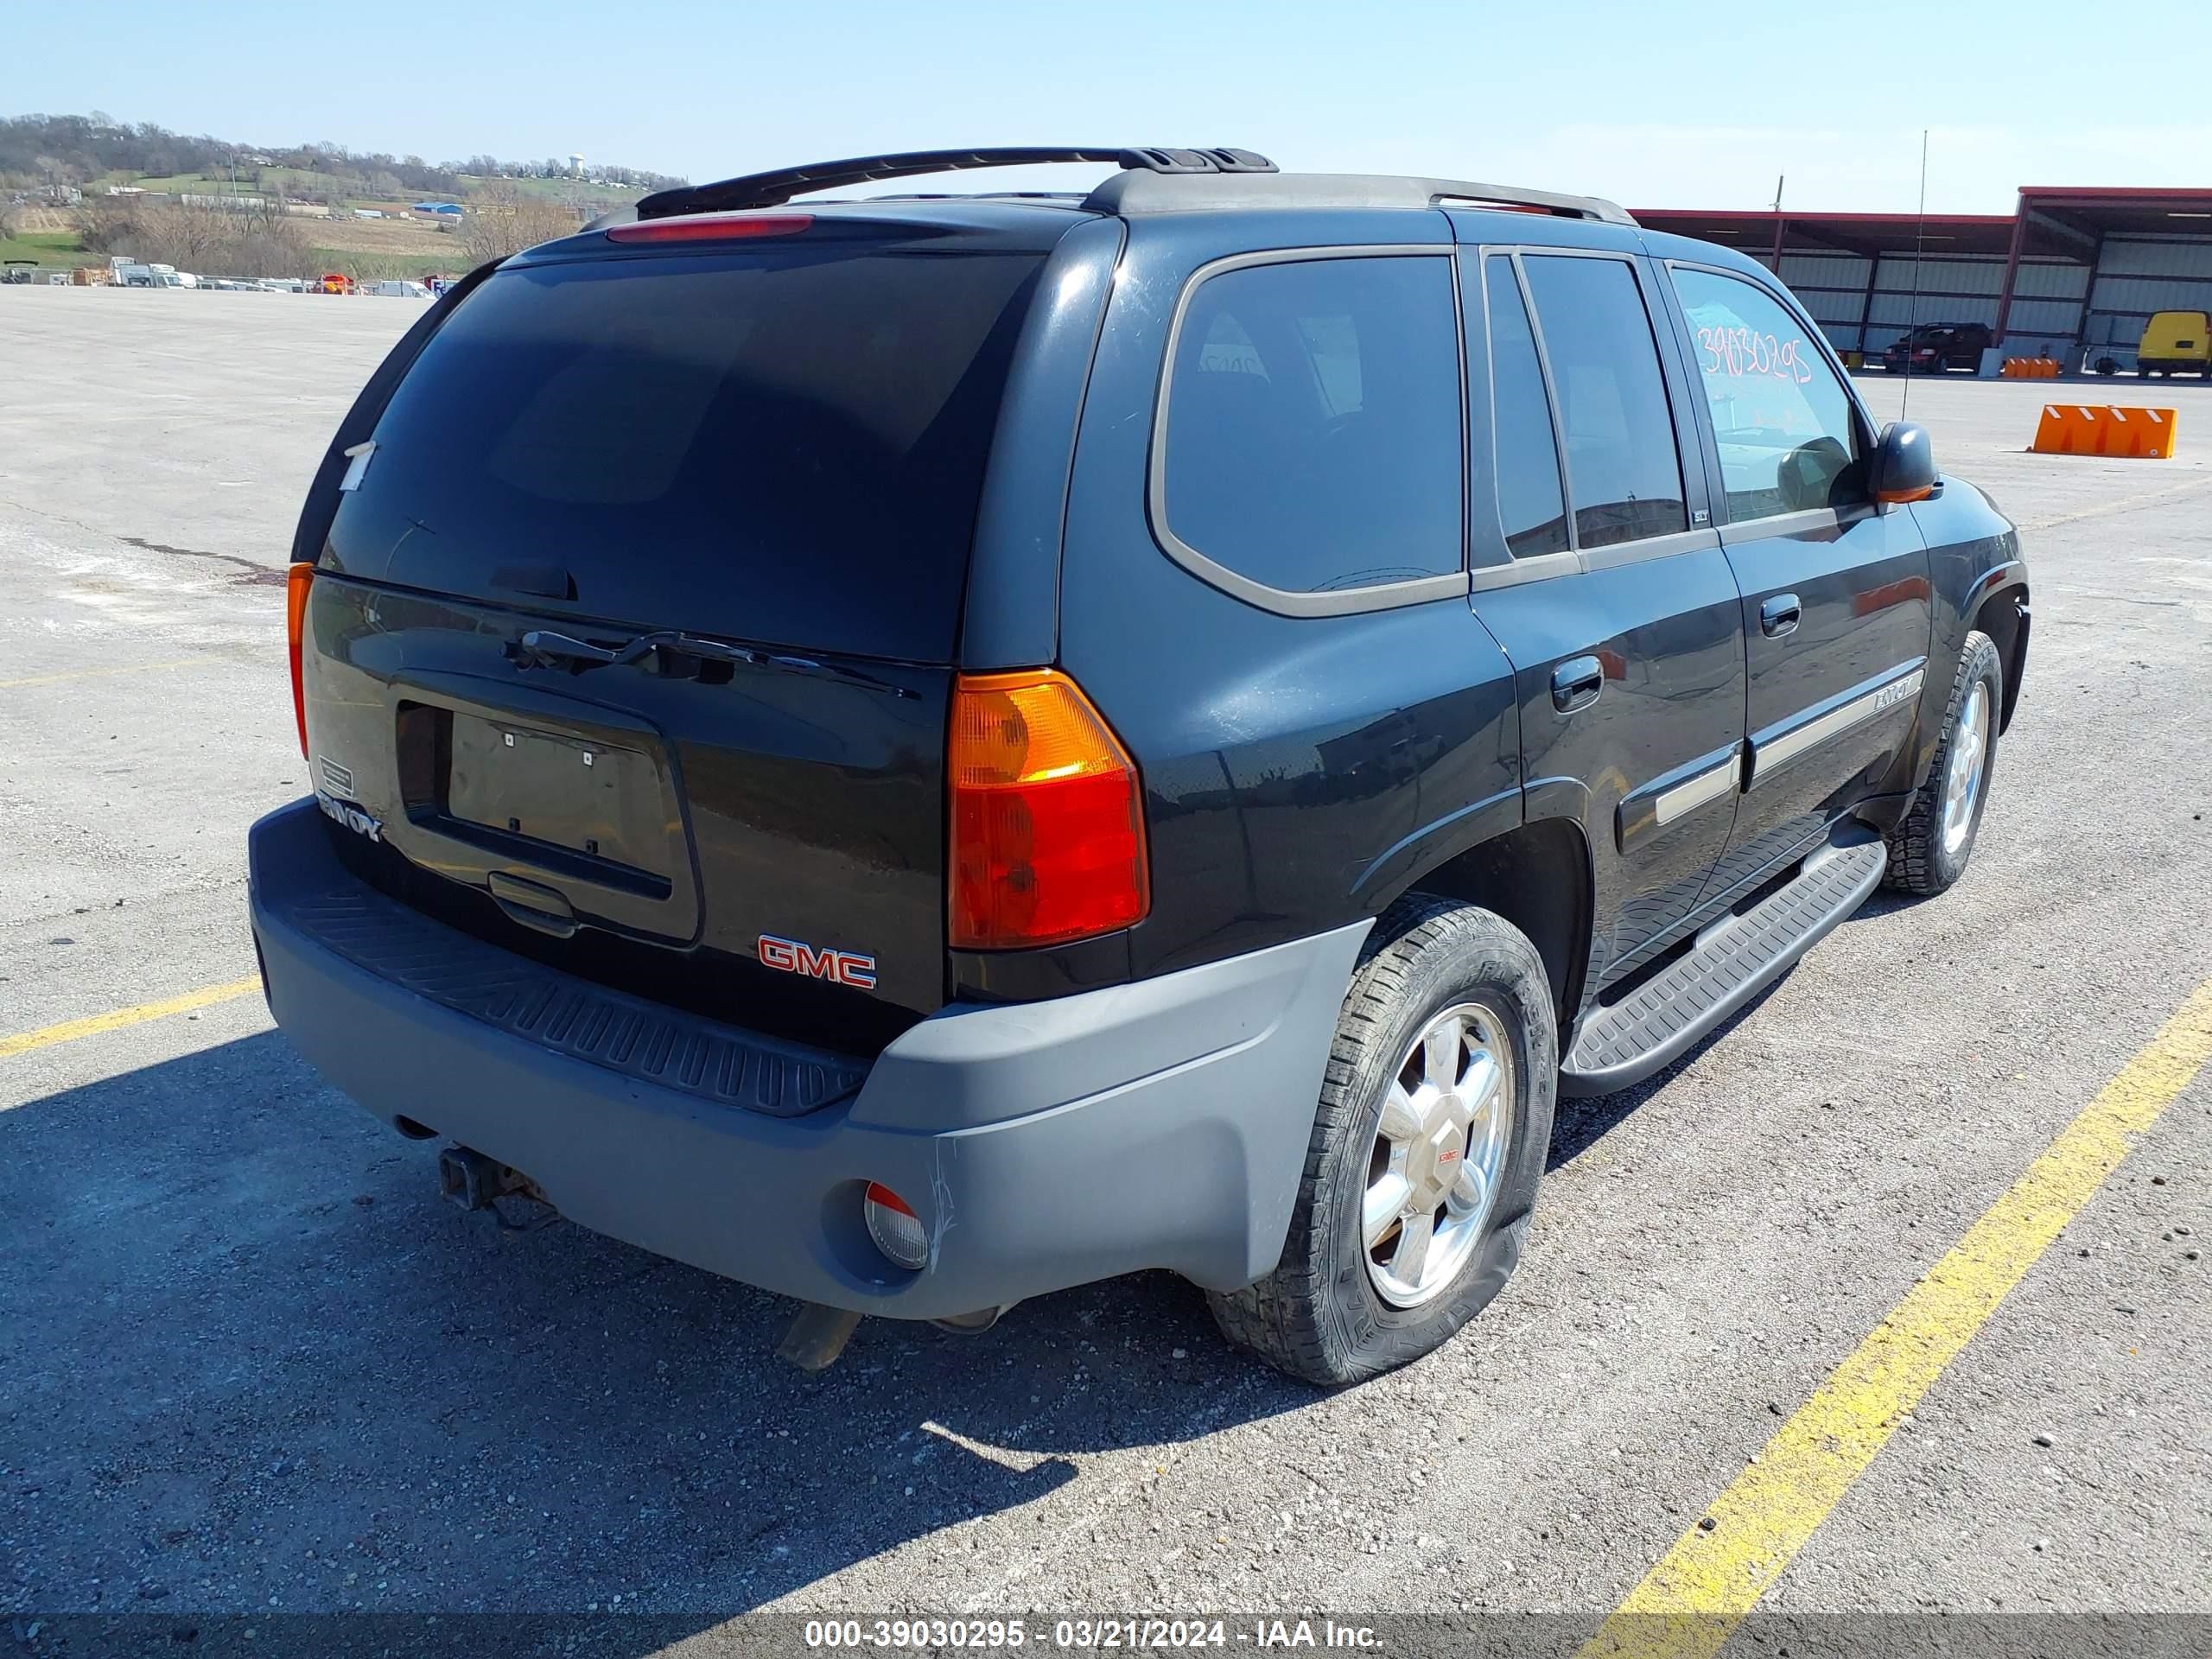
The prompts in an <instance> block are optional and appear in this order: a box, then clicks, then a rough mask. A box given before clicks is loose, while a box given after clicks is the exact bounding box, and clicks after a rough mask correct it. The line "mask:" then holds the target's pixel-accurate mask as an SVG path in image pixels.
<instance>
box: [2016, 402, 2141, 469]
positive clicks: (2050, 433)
mask: <svg viewBox="0 0 2212 1659" xmlns="http://www.w3.org/2000/svg"><path fill="white" fill-rule="evenodd" d="M2174 429H2175V420H2174V411H2173V410H2171V409H2122V408H2117V407H2114V406H2113V405H2112V404H2044V409H2043V418H2042V419H2041V420H2040V421H2038V422H2037V423H2036V441H2035V442H2033V443H2031V444H2030V445H2029V446H2028V448H2030V449H2031V451H2033V452H2034V453H2036V454H2044V455H2127V456H2133V457H2136V458H2139V459H2143V460H2150V461H2168V460H2171V459H2172V456H2173V453H2174Z"/></svg>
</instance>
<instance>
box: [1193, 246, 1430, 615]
mask: <svg viewBox="0 0 2212 1659" xmlns="http://www.w3.org/2000/svg"><path fill="white" fill-rule="evenodd" d="M1458 332H1459V323H1458V319H1457V317H1456V315H1455V314H1454V311H1453V308H1452V262H1451V261H1450V260H1449V259H1446V258H1430V257H1396V256H1379V257H1355V258H1333V259H1312V260H1299V261H1295V262H1292V263H1286V264H1263V265H1253V266H1248V267H1246V268H1244V269H1242V270H1229V271H1224V272H1223V273H1222V274H1221V275H1219V276H1217V277H1210V278H1208V279H1207V280H1206V281H1205V282H1204V283H1201V284H1200V285H1199V286H1198V289H1196V290H1195V291H1194V292H1193V293H1192V296H1191V298H1190V301H1189V303H1188V305H1187V306H1186V308H1185V311H1184V314H1183V319H1182V325H1181V327H1180V329H1179V332H1178V334H1177V336H1176V342H1175V356H1174V361H1173V364H1172V365H1170V372H1169V378H1168V385H1167V390H1166V396H1167V407H1166V439H1165V442H1164V443H1163V444H1162V445H1161V447H1160V455H1159V457H1158V460H1157V465H1158V466H1159V467H1160V469H1161V473H1162V475H1163V476H1162V484H1163V489H1162V492H1161V494H1162V499H1164V502H1165V506H1166V512H1165V520H1166V522H1165V524H1164V526H1162V528H1164V529H1165V530H1166V532H1167V535H1168V537H1169V538H1170V539H1172V540H1173V541H1175V542H1179V543H1182V544H1183V546H1184V547H1185V548H1186V549H1189V550H1193V551H1195V552H1197V553H1198V554H1199V555H1200V556H1203V557H1205V558H1206V559H1209V560H1211V561H1212V562H1213V563H1216V564H1218V565H1221V566H1223V567H1224V568H1226V569H1229V570H1230V571H1232V572H1234V573H1235V574H1236V575H1240V576H1243V577H1244V578H1246V579H1247V580H1249V581H1251V582H1259V583H1261V584H1262V585H1263V586H1266V587H1268V588H1276V589H1280V590H1283V591H1287V592H1290V593H1298V594H1309V593H1321V592H1326V591H1329V590H1332V589H1337V588H1368V587H1376V586H1380V585H1383V584H1386V583H1389V582H1406V581H1412V580H1415V579H1418V578H1420V577H1423V576H1436V575H1457V574H1458V573H1459V569H1460V568H1461V562H1460V461H1461V455H1462V450H1461V437H1460V427H1459V421H1460V408H1459V345H1458Z"/></svg>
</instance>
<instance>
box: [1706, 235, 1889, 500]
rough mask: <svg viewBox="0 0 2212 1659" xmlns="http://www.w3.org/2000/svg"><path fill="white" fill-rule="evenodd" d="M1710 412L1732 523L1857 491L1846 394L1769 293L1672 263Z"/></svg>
mask: <svg viewBox="0 0 2212 1659" xmlns="http://www.w3.org/2000/svg"><path fill="white" fill-rule="evenodd" d="M1674 276H1675V293H1676V294H1678V295H1680V296H1681V302H1682V312H1683V315H1685V316H1687V317H1688V320H1689V325H1690V338H1691V339H1692V340H1694V342H1695V344H1696V347H1697V349H1696V352H1695V353H1694V359H1695V361H1696V364H1697V367H1698V384H1699V385H1700V387H1701V388H1702V389H1703V391H1704V392H1705V401H1706V406H1707V408H1708V409H1710V410H1712V411H1713V437H1714V439H1715V441H1716V442H1718V444H1719V450H1720V476H1721V480H1722V481H1723V482H1724V483H1725V484H1726V486H1727V490H1728V518H1729V520H1730V522H1731V523H1733V524H1742V523H1744V522H1745V520H1747V519H1752V518H1770V517H1772V516H1773V515H1775V514H1777V513H1783V512H1802V511H1804V510H1806V509H1808V508H1814V507H1832V506H1838V505H1842V504H1843V501H1844V500H1845V499H1847V497H1849V496H1851V495H1853V494H1855V492H1854V491H1853V489H1852V487H1851V486H1852V482H1853V480H1851V479H1847V477H1846V474H1847V469H1848V468H1849V467H1850V466H1851V463H1852V461H1853V460H1854V459H1855V458H1856V455H1857V448H1858V439H1857V426H1856V423H1854V422H1853V418H1852V413H1851V396H1850V394H1849V393H1848V392H1847V391H1844V389H1843V382H1842V381H1841V380H1840V379H1838V378H1836V374H1835V372H1834V370H1833V369H1831V368H1829V367H1828V365H1827V359H1825V358H1823V357H1822V356H1821V353H1820V351H1819V349H1818V348H1817V347H1816V346H1814V344H1813V342H1812V341H1811V340H1809V339H1808V338H1807V336H1806V333H1805V327H1804V325H1803V324H1802V323H1801V322H1799V321H1797V319H1796V318H1795V317H1793V316H1792V315H1790V314H1789V311H1788V310H1787V309H1786V308H1783V305H1782V303H1781V302H1779V301H1777V299H1776V298H1775V297H1774V296H1772V295H1770V294H1767V293H1765V292H1763V291H1762V290H1761V289H1758V288H1757V287H1755V286H1753V285H1752V284H1751V283H1747V282H1744V281H1742V280H1741V279H1740V278H1738V277H1723V276H1720V275H1719V274H1718V273H1717V272H1714V271H1709V270H1676V271H1675V273H1674Z"/></svg>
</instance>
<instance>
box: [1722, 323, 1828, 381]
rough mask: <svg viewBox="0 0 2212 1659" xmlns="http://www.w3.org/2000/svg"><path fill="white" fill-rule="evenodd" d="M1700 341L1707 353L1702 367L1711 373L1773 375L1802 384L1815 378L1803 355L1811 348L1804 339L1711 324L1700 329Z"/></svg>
mask: <svg viewBox="0 0 2212 1659" xmlns="http://www.w3.org/2000/svg"><path fill="white" fill-rule="evenodd" d="M1697 343H1698V346H1699V349H1700V350H1701V351H1702V352H1703V353H1705V361H1704V363H1703V365H1701V366H1702V367H1703V368H1704V370H1705V372H1707V374H1713V375H1718V374H1726V375H1728V376H1729V377H1730V378H1742V377H1743V376H1745V375H1746V374H1770V375H1772V376H1774V377H1775V378H1777V379H1780V380H1787V381H1789V382H1790V383H1791V384H1793V385H1800V386H1802V385H1807V384H1808V383H1809V382H1810V381H1811V380H1812V378H1813V371H1812V368H1811V366H1810V365H1808V364H1806V363H1805V362H1804V361H1803V360H1802V356H1801V353H1803V352H1804V351H1806V350H1808V347H1807V344H1806V341H1805V340H1803V339H1802V338H1800V339H1796V340H1779V339H1777V338H1776V337H1775V336H1774V335H1772V334H1760V333H1758V331H1757V330H1756V329H1751V328H1743V327H1736V328H1729V327H1703V328H1700V329H1699V330H1698V331H1697Z"/></svg>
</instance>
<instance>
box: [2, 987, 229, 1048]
mask: <svg viewBox="0 0 2212 1659" xmlns="http://www.w3.org/2000/svg"><path fill="white" fill-rule="evenodd" d="M260 988H261V976H259V975H255V976H253V977H251V978H250V979H234V980H232V982H230V983H229V984H227V985H207V986H203V987H202V988H200V989H199V990H196V991H187V992H186V993H185V994H184V995H182V996H172V997H169V998H168V999H167V1000H166V1001H160V1002H141V1003H140V1004H139V1005H138V1006H137V1007H135V1008H118V1009H116V1010H115V1011H114V1012H113V1013H112V1014H87V1015H86V1017H85V1018H84V1019H82V1020H63V1021H62V1022H61V1023H60V1025H58V1026H48V1027H45V1028H44V1029H43V1030H40V1031H26V1032H23V1033H21V1034H20V1035H18V1036H14V1037H0V1060H4V1059H6V1058H8V1057H9V1056H10V1055H11V1054H28V1053H29V1052H31V1050H33V1049H35V1048H51V1047H52V1046H54V1044H56V1043H68V1042H74V1041H75V1040H76V1039H78V1038H79V1037H94V1036H98V1035H99V1033H101V1032H104V1031H121V1030H122V1029H123V1028H124V1027H125V1026H140V1025H143V1024H145V1022H146V1021H147V1020H164V1019H167V1018H168V1016H169V1015H170V1014H190V1013H192V1012H193V1011H194V1009H196V1008H211V1007H214V1006H215V1004H216V1003H218V1002H228V1001H231V999H232V998H233V997H239V996H244V995H245V994H246V993H247V992H248V991H257V990H259V989H260Z"/></svg>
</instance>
